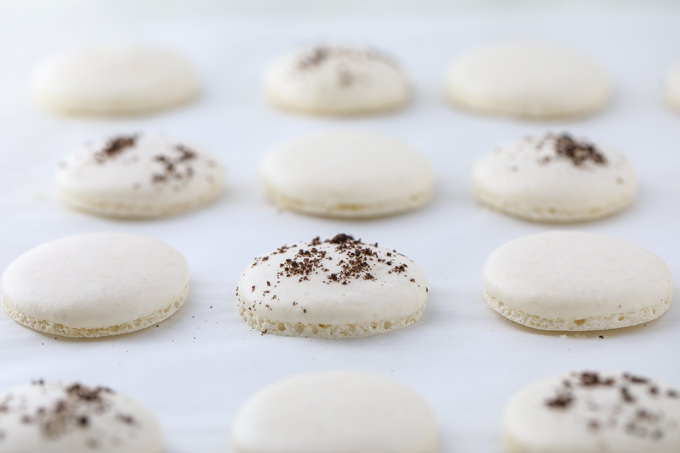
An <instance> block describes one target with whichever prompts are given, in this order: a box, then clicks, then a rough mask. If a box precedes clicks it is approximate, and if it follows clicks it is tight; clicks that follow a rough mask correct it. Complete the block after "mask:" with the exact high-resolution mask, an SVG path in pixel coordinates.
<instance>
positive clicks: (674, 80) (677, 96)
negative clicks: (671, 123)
mask: <svg viewBox="0 0 680 453" xmlns="http://www.w3.org/2000/svg"><path fill="white" fill-rule="evenodd" d="M666 101H667V102H668V104H669V105H670V106H671V107H672V108H673V109H675V110H676V111H678V112H680V64H678V65H676V66H674V67H673V68H672V69H671V70H670V71H669V73H668V76H667V78H666Z"/></svg>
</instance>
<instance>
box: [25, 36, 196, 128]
mask: <svg viewBox="0 0 680 453" xmlns="http://www.w3.org/2000/svg"><path fill="white" fill-rule="evenodd" d="M32 91H33V95H34V97H35V99H36V100H37V101H38V102H39V103H40V104H41V105H42V106H43V107H45V108H46V109H48V110H51V111H54V112H55V113H61V114H81V115H123V114H139V113H144V112H149V111H153V110H160V109H165V108H170V107H175V106H177V105H181V104H184V103H186V102H188V101H190V100H192V99H193V98H195V97H196V95H197V93H198V80H197V77H196V74H195V72H194V70H193V68H192V67H191V65H190V64H189V63H188V62H187V61H185V60H184V59H183V58H182V57H180V56H177V55H175V54H174V53H172V52H170V51H167V50H164V49H159V48H153V47H146V46H134V45H123V44H121V45H103V46H93V47H87V48H82V49H77V50H73V51H70V52H64V53H61V54H58V55H55V56H53V57H51V58H48V59H46V60H45V61H43V62H42V63H41V64H40V65H38V67H37V68H36V70H35V72H34V75H33V80H32Z"/></svg>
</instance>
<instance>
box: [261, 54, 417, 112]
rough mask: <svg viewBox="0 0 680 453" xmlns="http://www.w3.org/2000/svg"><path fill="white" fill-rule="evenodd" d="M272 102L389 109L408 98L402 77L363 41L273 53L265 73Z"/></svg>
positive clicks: (326, 108)
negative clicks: (275, 54)
mask: <svg viewBox="0 0 680 453" xmlns="http://www.w3.org/2000/svg"><path fill="white" fill-rule="evenodd" d="M264 83H265V92H266V95H267V97H268V98H269V99H270V100H271V101H272V102H273V103H274V104H276V105H277V106H279V107H282V108H287V109H291V110H300V111H305V112H308V113H317V114H330V115H350V114H360V113H370V112H375V111H381V110H391V109H394V108H397V107H400V106H401V105H403V104H405V103H406V102H407V101H408V99H409V84H408V80H407V79H406V77H405V76H404V74H403V73H402V71H401V69H400V68H399V66H398V65H397V64H396V63H395V62H394V60H392V58H390V57H388V56H386V55H385V54H383V53H382V52H379V51H377V50H375V49H372V48H369V47H365V46H353V45H332V44H328V45H311V46H305V47H302V48H299V49H295V50H292V51H289V52H287V53H285V54H284V55H282V56H280V57H279V58H277V59H276V60H275V61H274V62H273V63H272V64H271V66H270V67H269V68H268V69H267V71H266V74H265V81H264Z"/></svg>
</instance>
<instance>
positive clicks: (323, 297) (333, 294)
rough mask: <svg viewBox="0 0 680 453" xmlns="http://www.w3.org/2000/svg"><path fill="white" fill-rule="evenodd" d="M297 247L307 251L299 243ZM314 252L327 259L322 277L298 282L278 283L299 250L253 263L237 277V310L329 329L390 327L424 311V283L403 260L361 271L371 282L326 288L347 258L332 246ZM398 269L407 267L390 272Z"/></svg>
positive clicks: (315, 275) (356, 281)
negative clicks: (246, 309) (239, 306)
mask: <svg viewBox="0 0 680 453" xmlns="http://www.w3.org/2000/svg"><path fill="white" fill-rule="evenodd" d="M298 246H299V247H300V248H303V247H304V248H307V249H308V248H310V246H309V244H305V243H299V244H298ZM315 247H316V248H317V249H318V250H320V251H325V252H326V253H327V259H324V265H325V266H326V267H327V269H328V271H327V272H318V273H316V272H313V273H310V274H309V275H307V276H306V279H304V280H302V281H300V279H299V277H297V276H293V277H278V276H277V273H278V272H279V271H280V270H281V269H282V267H283V266H284V265H285V264H286V260H288V259H295V257H296V254H297V252H298V250H299V249H300V248H298V247H296V248H290V249H288V251H287V252H285V253H281V254H272V255H269V258H268V260H267V261H263V262H258V263H257V265H256V266H254V267H249V268H247V269H246V270H245V272H244V273H243V274H242V275H241V278H240V279H239V282H238V291H239V298H240V299H241V303H242V305H243V306H244V307H250V308H252V311H254V312H255V313H256V316H257V317H258V318H261V319H265V320H268V321H271V322H283V323H304V324H312V323H313V324H331V325H340V324H342V325H345V324H367V323H371V322H385V321H388V322H389V321H396V320H400V319H402V318H409V317H411V316H413V315H414V314H415V313H419V312H422V310H423V309H424V308H425V300H426V299H427V281H426V279H425V276H424V274H423V273H422V271H421V270H420V268H419V267H418V266H417V265H416V264H415V263H414V262H413V261H411V260H410V259H408V258H406V257H405V256H403V255H399V254H396V253H394V252H392V256H391V258H390V259H391V260H392V264H391V265H389V266H388V265H386V264H384V263H372V264H371V266H370V269H367V272H369V273H370V274H371V275H372V276H373V277H374V279H371V280H366V279H363V278H357V279H354V278H352V279H351V281H349V282H348V283H347V284H345V285H343V284H342V283H340V282H329V280H328V275H330V274H332V273H338V274H340V273H341V272H342V269H341V266H340V265H339V264H338V262H339V261H340V260H342V259H347V256H346V255H343V254H340V253H338V252H337V251H336V250H335V247H336V245H335V244H328V243H321V244H320V245H316V246H315ZM367 247H370V248H371V249H373V250H377V251H379V253H380V255H381V256H382V257H385V253H386V252H389V250H387V249H382V248H380V249H378V248H374V247H372V246H368V245H367ZM400 264H406V265H407V267H406V271H405V272H403V273H397V272H393V271H391V269H393V268H394V267H395V266H398V265H400ZM411 279H413V281H411ZM267 282H269V284H267ZM253 287H254V288H255V289H252V288H253ZM274 296H276V298H274Z"/></svg>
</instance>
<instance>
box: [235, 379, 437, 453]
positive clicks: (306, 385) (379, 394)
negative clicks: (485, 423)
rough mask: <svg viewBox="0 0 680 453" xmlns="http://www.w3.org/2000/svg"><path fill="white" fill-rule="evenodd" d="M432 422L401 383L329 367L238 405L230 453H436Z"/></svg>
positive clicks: (423, 406) (416, 396)
mask: <svg viewBox="0 0 680 453" xmlns="http://www.w3.org/2000/svg"><path fill="white" fill-rule="evenodd" d="M437 443H438V442H437V422H436V419H435V417H434V414H433V413H432V410H431V409H430V407H429V405H428V404H427V402H426V401H425V400H424V399H423V397H422V396H421V395H420V394H418V393H417V392H415V391H414V390H412V389H411V388H409V387H407V386H405V385H404V384H401V383H400V382H396V381H393V380H392V379H387V378H384V377H382V376H377V375H373V374H368V373H359V372H350V371H327V372H319V373H311V374H302V375H298V376H294V377H292V378H289V379H286V380H284V381H281V382H278V383H276V384H274V385H272V386H270V387H268V388H266V389H264V390H262V391H260V392H259V393H257V394H256V395H255V396H253V397H252V398H251V399H250V400H248V402H247V403H246V404H245V405H244V406H243V407H242V408H241V410H240V411H239V413H238V415H237V416H236V421H235V422H234V425H233V429H232V446H233V449H234V453H288V452H295V453H319V452H323V453H349V452H356V453H359V452H372V453H373V452H375V453H378V452H379V453H434V452H435V451H437Z"/></svg>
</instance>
